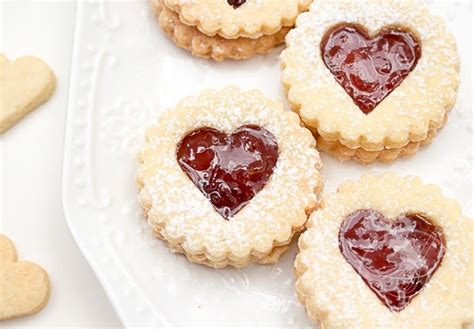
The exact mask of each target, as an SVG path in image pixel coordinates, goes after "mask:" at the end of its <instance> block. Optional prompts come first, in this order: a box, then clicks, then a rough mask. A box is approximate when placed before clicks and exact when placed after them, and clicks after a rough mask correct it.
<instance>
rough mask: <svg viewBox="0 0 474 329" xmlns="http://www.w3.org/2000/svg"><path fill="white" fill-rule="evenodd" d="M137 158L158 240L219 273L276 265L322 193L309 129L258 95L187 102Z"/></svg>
mask: <svg viewBox="0 0 474 329" xmlns="http://www.w3.org/2000/svg"><path fill="white" fill-rule="evenodd" d="M140 160H141V166H140V168H139V172H138V184H139V187H140V195H139V200H140V203H141V204H142V206H143V208H144V212H145V215H146V217H147V218H148V221H149V223H150V225H151V226H152V228H153V229H154V231H155V233H156V236H157V237H158V238H160V239H162V240H164V241H165V242H166V244H167V245H168V246H169V248H170V249H171V250H172V251H174V252H180V253H184V254H185V255H186V257H187V258H188V259H189V260H190V261H192V262H195V263H201V264H206V265H209V266H212V267H216V268H218V267H224V266H227V265H232V266H235V267H242V266H245V265H247V264H248V263H250V262H257V263H272V262H276V261H277V260H278V258H279V256H280V255H281V254H282V253H283V252H284V251H285V250H286V249H287V246H288V244H289V243H290V242H291V240H292V239H293V237H294V236H295V234H297V233H298V232H299V231H301V230H302V229H303V227H304V226H305V223H306V221H307V216H308V214H309V213H311V211H313V210H314V208H315V207H316V205H317V202H318V194H319V192H320V190H321V187H322V186H321V185H322V184H321V178H320V176H319V167H320V159H319V154H318V152H317V151H316V149H315V140H314V137H313V136H312V135H311V132H310V131H309V130H307V129H305V128H303V127H301V125H300V122H299V118H298V116H297V115H296V114H295V113H293V112H289V111H284V109H283V105H282V104H280V103H278V102H275V101H272V100H268V99H266V98H265V97H264V96H263V95H262V94H261V93H260V92H258V91H247V92H242V91H240V90H239V89H237V88H226V89H224V90H222V91H215V90H206V91H204V92H203V93H202V94H201V95H200V96H198V97H191V98H185V99H184V100H183V101H181V102H180V103H179V105H178V106H177V108H176V109H174V110H173V111H169V112H167V113H166V114H165V115H164V117H162V119H161V120H160V121H159V123H158V124H157V125H156V126H154V127H152V128H151V129H149V131H148V133H147V144H146V146H145V147H144V148H143V150H142V151H141V154H140Z"/></svg>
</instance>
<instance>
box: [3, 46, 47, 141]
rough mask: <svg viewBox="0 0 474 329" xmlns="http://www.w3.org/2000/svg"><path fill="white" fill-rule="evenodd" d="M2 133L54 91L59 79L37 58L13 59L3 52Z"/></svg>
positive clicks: (44, 100)
mask: <svg viewBox="0 0 474 329" xmlns="http://www.w3.org/2000/svg"><path fill="white" fill-rule="evenodd" d="M0 86H1V88H0V133H2V132H4V131H6V130H7V129H8V128H10V127H11V126H13V125H14V124H15V123H17V122H18V121H19V120H21V119H22V118H23V117H24V116H26V115H27V114H28V113H30V112H31V111H33V110H34V109H35V108H37V107H38V106H39V105H41V104H42V103H44V102H46V101H47V100H48V99H49V98H50V97H51V95H52V94H53V92H54V89H55V87H56V78H55V76H54V74H53V72H52V71H51V69H50V68H49V67H48V66H47V65H46V64H45V63H44V62H43V61H42V60H40V59H38V58H35V57H30V56H27V57H20V58H17V59H16V60H14V61H9V60H8V58H6V57H5V56H4V55H2V54H0Z"/></svg>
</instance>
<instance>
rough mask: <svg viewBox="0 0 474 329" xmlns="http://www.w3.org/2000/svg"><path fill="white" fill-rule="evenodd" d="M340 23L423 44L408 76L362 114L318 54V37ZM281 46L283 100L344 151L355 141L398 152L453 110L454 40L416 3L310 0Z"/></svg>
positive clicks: (455, 79) (408, 0)
mask: <svg viewBox="0 0 474 329" xmlns="http://www.w3.org/2000/svg"><path fill="white" fill-rule="evenodd" d="M340 23H355V24H360V25H362V26H363V27H364V28H366V29H367V30H368V32H369V33H370V34H371V35H375V34H377V33H378V32H379V31H380V30H382V29H384V28H387V27H401V28H404V29H408V30H409V31H410V32H412V33H413V34H414V35H415V36H416V37H417V38H418V39H419V42H420V43H421V46H422V55H421V58H420V60H419V62H418V64H417V66H416V68H415V69H414V70H413V72H411V73H410V75H409V76H408V77H407V78H406V79H405V80H404V81H403V82H402V84H401V85H400V86H399V87H398V88H396V89H395V90H394V91H393V92H392V93H391V94H390V95H389V96H388V97H387V98H386V99H385V100H384V101H383V102H382V103H380V104H379V105H378V107H377V108H376V109H375V110H374V111H373V112H372V113H370V114H369V115H365V114H364V113H362V112H361V111H360V110H359V108H358V107H357V106H356V105H355V104H354V102H353V101H352V99H351V98H350V96H349V95H348V94H347V93H346V92H345V91H344V89H343V88H342V87H341V86H340V85H339V84H338V83H337V82H336V80H335V79H334V77H333V75H332V74H331V72H330V71H329V70H328V69H327V68H326V66H325V64H324V62H323V60H322V57H321V50H320V44H321V40H322V39H323V36H324V35H325V33H326V32H327V31H328V30H329V29H330V28H332V27H334V26H335V25H337V24H340ZM287 44H288V48H287V49H286V50H285V51H284V52H283V54H282V61H283V67H284V72H283V82H284V84H285V85H286V87H287V88H288V89H289V93H288V94H289V99H290V102H291V103H292V105H293V106H294V108H295V109H297V110H300V112H301V115H302V117H303V120H304V121H305V123H306V124H307V125H308V126H310V127H313V128H317V129H318V131H319V132H320V134H321V135H322V136H323V137H325V136H326V137H329V136H332V140H334V135H335V134H337V135H338V136H339V139H340V140H342V141H343V142H344V144H345V145H348V146H350V147H351V148H356V147H359V146H361V145H360V143H365V144H366V145H367V146H371V147H374V145H378V146H379V147H380V146H383V143H384V142H387V141H389V142H391V143H392V144H395V145H396V146H395V145H394V146H393V147H402V146H403V145H406V144H407V143H408V142H409V141H410V140H416V139H418V140H421V139H423V138H424V137H425V136H426V134H427V133H428V131H429V130H430V129H432V128H433V127H439V126H441V125H442V122H443V120H444V117H445V114H446V111H447V110H449V109H451V107H452V106H453V105H454V102H455V99H456V89H457V86H458V84H459V78H458V70H459V56H458V54H457V52H456V46H455V42H454V39H453V37H452V35H451V34H449V33H448V32H447V31H446V28H445V25H444V23H443V21H442V20H441V19H440V18H438V17H434V16H431V15H430V14H429V12H428V9H427V7H426V5H425V4H424V3H422V2H421V1H419V0H402V1H387V0H369V1H348V0H343V1H329V0H320V1H315V2H314V3H313V4H312V6H311V9H310V11H309V12H308V13H304V14H302V15H300V16H299V18H298V20H297V28H296V29H294V30H292V31H291V32H290V33H289V34H288V36H287ZM300 107H301V109H300ZM394 122H397V124H393V123H394ZM362 136H363V138H362ZM362 140H363V141H362ZM362 146H364V145H362Z"/></svg>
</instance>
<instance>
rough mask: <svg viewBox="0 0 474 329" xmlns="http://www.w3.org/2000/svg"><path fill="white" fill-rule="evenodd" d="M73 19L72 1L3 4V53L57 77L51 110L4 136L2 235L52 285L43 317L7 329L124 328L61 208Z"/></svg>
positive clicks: (0, 147) (0, 140)
mask: <svg viewBox="0 0 474 329" xmlns="http://www.w3.org/2000/svg"><path fill="white" fill-rule="evenodd" d="M74 18H75V4H74V3H73V1H61V2H60V1H43V2H40V1H18V0H10V1H3V0H0V52H2V53H4V54H5V55H7V57H9V58H15V57H18V56H22V55H28V54H31V55H35V56H38V57H40V58H42V59H44V60H45V61H46V62H47V63H48V64H49V65H50V66H51V68H52V69H53V71H54V72H55V73H56V75H57V78H58V85H57V90H56V92H55V94H54V95H53V97H52V98H51V100H50V101H49V102H48V103H46V104H45V105H43V106H41V107H40V108H38V109H37V110H36V111H34V112H33V113H32V114H30V115H29V116H27V117H26V118H25V119H24V120H22V121H21V122H20V123H18V124H17V125H16V126H14V127H13V128H11V129H10V130H9V131H7V132H6V133H4V134H3V135H0V166H1V169H0V182H1V190H0V232H1V233H4V234H6V235H7V236H9V237H10V238H11V239H12V240H13V241H14V243H15V244H16V247H17V249H18V253H19V256H20V257H21V259H26V260H32V261H34V262H37V263H38V264H41V265H42V266H43V267H44V268H45V269H47V271H48V272H49V274H50V280H51V284H52V290H51V299H50V301H49V304H48V305H47V306H46V308H45V309H44V310H43V311H42V312H40V313H38V314H36V315H34V316H30V317H25V318H21V319H17V320H11V321H7V322H2V323H1V324H0V327H1V328H18V327H30V326H35V327H53V326H74V327H86V326H87V327H93V326H95V327H99V326H100V327H104V326H110V327H119V326H121V324H120V322H119V320H118V318H117V316H116V315H115V313H114V311H113V309H112V307H111V305H110V303H109V301H108V299H107V297H106V296H105V294H104V292H103V289H102V287H101V286H100V285H99V283H98V281H97V279H96V277H95V275H94V274H93V272H92V271H91V269H90V267H89V266H88V265H87V263H86V262H85V261H84V259H83V257H82V255H81V254H80V252H79V250H78V249H77V247H76V245H75V243H74V241H73V240H72V238H71V235H70V233H69V231H68V229H67V227H66V224H65V222H64V218H63V216H64V215H63V209H62V205H61V172H62V157H63V135H64V118H65V115H66V101H67V91H68V82H69V70H70V65H71V52H72V43H73V33H74Z"/></svg>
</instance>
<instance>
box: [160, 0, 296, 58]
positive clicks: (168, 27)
mask: <svg viewBox="0 0 474 329" xmlns="http://www.w3.org/2000/svg"><path fill="white" fill-rule="evenodd" d="M151 3H152V6H153V8H154V10H155V12H156V14H157V16H158V19H159V23H160V26H161V29H162V30H163V31H164V32H165V34H166V35H167V36H168V37H169V38H170V39H171V40H173V42H174V43H175V44H176V45H177V46H178V47H181V48H183V49H186V50H188V51H190V52H191V54H193V55H194V56H197V57H201V58H206V59H213V60H215V61H222V60H224V59H236V60H242V59H247V58H249V57H252V56H253V55H256V54H266V53H268V52H270V51H271V50H272V49H273V48H275V47H276V46H278V45H280V44H282V43H283V42H284V41H285V36H286V34H287V33H288V31H289V30H290V29H289V28H286V27H285V28H282V29H281V30H280V31H278V32H277V33H275V34H272V35H265V36H262V37H260V38H258V39H249V38H238V39H224V38H222V37H220V36H214V37H210V36H208V35H206V34H204V33H202V32H200V31H199V30H198V29H197V28H196V27H192V26H188V25H186V24H184V23H182V22H181V21H180V19H179V15H178V14H176V13H175V12H173V11H172V10H170V9H168V8H167V7H166V6H165V5H164V4H163V0H151Z"/></svg>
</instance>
